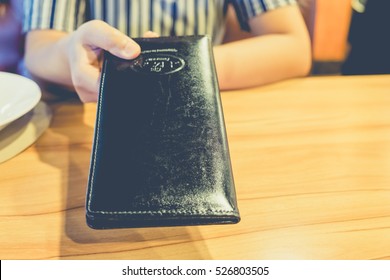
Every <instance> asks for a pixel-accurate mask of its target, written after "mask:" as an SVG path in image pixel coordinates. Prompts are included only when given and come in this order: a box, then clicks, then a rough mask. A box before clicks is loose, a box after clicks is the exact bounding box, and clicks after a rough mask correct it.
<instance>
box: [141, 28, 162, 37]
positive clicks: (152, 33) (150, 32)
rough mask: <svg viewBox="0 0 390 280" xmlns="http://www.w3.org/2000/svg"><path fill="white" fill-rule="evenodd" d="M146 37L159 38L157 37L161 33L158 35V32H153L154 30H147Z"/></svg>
mask: <svg viewBox="0 0 390 280" xmlns="http://www.w3.org/2000/svg"><path fill="white" fill-rule="evenodd" d="M144 37H145V38H157V37H160V35H158V34H157V33H156V32H153V31H150V30H149V31H146V32H145V33H144Z"/></svg>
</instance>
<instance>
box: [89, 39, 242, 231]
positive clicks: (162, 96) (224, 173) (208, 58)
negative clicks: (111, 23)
mask: <svg viewBox="0 0 390 280" xmlns="http://www.w3.org/2000/svg"><path fill="white" fill-rule="evenodd" d="M135 40H136V41H137V42H138V43H139V44H140V46H141V49H142V52H141V54H140V56H139V57H137V58H136V59H133V60H123V59H120V58H118V57H114V56H113V55H111V54H109V53H105V58H104V63H103V69H102V77H101V84H100V93H99V100H98V104H97V117H96V126H95V135H94V143H93V147H92V155H91V166H90V174H89V181H88V188H87V197H86V217H87V224H88V225H89V226H90V227H92V228H95V229H110V228H130V227H159V226H180V225H183V226H185V225H205V224H232V223H238V222H239V220H240V216H239V212H238V209H237V201H236V194H235V188H234V183H233V176H232V169H231V163H230V156H229V150H228V143H227V138H226V132H225V125H224V119H223V112H222V107H221V100H220V93H219V87H218V81H217V76H216V72H215V66H214V60H213V55H212V47H211V44H210V41H209V39H208V38H207V37H204V36H183V37H160V38H140V39H135Z"/></svg>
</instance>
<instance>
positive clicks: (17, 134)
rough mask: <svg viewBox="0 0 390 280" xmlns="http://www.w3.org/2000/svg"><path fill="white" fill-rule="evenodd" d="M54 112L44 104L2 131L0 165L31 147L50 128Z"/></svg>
mask: <svg viewBox="0 0 390 280" xmlns="http://www.w3.org/2000/svg"><path fill="white" fill-rule="evenodd" d="M51 118H52V111H51V110H50V108H49V106H47V105H46V103H44V102H42V101H41V102H39V103H38V104H37V105H36V106H35V107H34V109H33V110H31V111H30V112H28V113H27V114H24V115H23V116H22V117H21V118H19V119H17V120H16V121H13V122H12V123H11V124H9V125H8V126H7V127H6V128H4V129H3V130H1V131H0V163H2V162H4V161H6V160H9V159H11V158H13V157H14V156H16V155H18V154H19V153H21V152H22V151H24V150H25V149H27V148H28V147H29V146H31V145H32V144H33V143H34V142H35V141H36V140H37V139H38V138H39V136H41V135H42V133H43V132H44V131H45V130H46V129H47V128H48V127H49V125H50V121H51Z"/></svg>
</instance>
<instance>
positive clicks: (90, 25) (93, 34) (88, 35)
mask: <svg viewBox="0 0 390 280" xmlns="http://www.w3.org/2000/svg"><path fill="white" fill-rule="evenodd" d="M78 32H79V33H80V36H81V42H82V43H83V44H84V45H88V46H89V47H91V48H92V49H95V48H101V49H104V50H106V51H109V52H110V53H112V54H113V55H115V56H118V57H121V58H124V59H133V58H136V57H137V56H138V55H139V54H140V52H141V48H140V46H139V45H138V44H137V43H136V42H135V41H134V40H132V39H131V38H129V37H128V36H126V35H125V34H123V33H121V32H120V31H119V30H118V29H115V28H114V27H112V26H110V25H109V24H107V23H105V22H104V21H100V20H92V21H88V22H86V23H84V24H83V25H81V26H80V27H79V29H78Z"/></svg>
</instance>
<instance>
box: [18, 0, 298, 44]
mask: <svg viewBox="0 0 390 280" xmlns="http://www.w3.org/2000/svg"><path fill="white" fill-rule="evenodd" d="M295 3H296V0H96V1H93V0H27V1H25V20H24V28H23V29H24V31H25V32H27V31H30V30H35V29H55V30H61V31H66V32H70V31H73V30H75V29H77V27H79V26H80V25H81V24H82V23H84V22H86V21H88V20H92V19H99V20H103V21H105V22H107V23H109V24H110V25H112V26H114V27H115V28H117V29H119V30H120V31H122V32H123V33H125V34H127V35H128V36H130V37H133V38H136V37H141V36H142V35H143V34H144V33H145V32H146V31H148V30H151V31H154V32H156V33H157V34H160V35H161V36H179V35H208V36H210V38H212V40H213V42H214V43H219V42H221V40H222V37H223V33H224V23H225V15H226V10H227V5H228V4H232V5H233V6H234V9H235V11H236V14H237V17H238V20H239V22H240V25H241V28H242V29H243V30H246V31H249V25H248V21H249V20H250V19H251V18H253V17H255V16H257V15H259V14H261V13H263V12H266V11H268V10H273V9H276V8H279V7H282V6H285V5H290V4H295Z"/></svg>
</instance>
